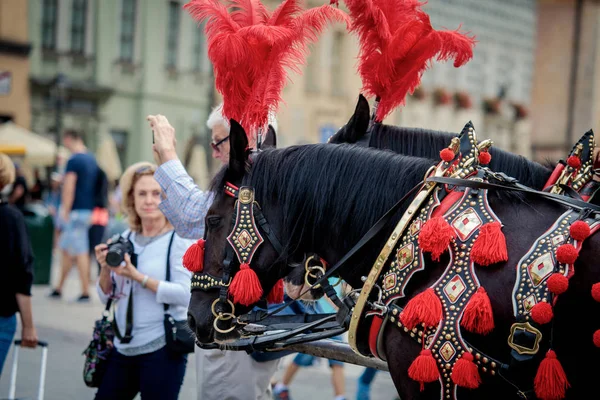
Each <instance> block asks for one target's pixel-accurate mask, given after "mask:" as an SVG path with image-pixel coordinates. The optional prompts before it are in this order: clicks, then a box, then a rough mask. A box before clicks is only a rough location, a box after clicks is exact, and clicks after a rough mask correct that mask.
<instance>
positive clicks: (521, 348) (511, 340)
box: [508, 322, 542, 355]
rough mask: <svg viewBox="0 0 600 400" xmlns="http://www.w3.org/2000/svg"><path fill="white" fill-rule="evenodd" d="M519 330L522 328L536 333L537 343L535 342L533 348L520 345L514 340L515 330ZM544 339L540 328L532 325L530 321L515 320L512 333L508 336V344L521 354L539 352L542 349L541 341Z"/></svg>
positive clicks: (511, 328) (511, 329)
mask: <svg viewBox="0 0 600 400" xmlns="http://www.w3.org/2000/svg"><path fill="white" fill-rule="evenodd" d="M517 330H521V331H524V332H529V333H532V334H534V335H535V343H534V344H533V348H532V349H530V348H528V347H524V346H520V345H518V344H516V343H515V342H514V339H515V332H516V331H517ZM541 340H542V332H540V331H539V330H538V329H536V328H534V327H533V326H531V324H530V323H529V322H515V323H514V324H512V326H511V327H510V335H509V336H508V345H509V346H510V347H511V348H512V349H514V350H515V351H516V352H517V353H519V354H531V355H533V354H537V352H538V351H539V350H540V342H541Z"/></svg>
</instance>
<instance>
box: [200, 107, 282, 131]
mask: <svg viewBox="0 0 600 400" xmlns="http://www.w3.org/2000/svg"><path fill="white" fill-rule="evenodd" d="M238 122H239V121H238ZM217 125H223V126H224V127H225V129H226V130H227V133H229V130H230V129H231V127H230V125H229V120H228V119H227V118H226V117H225V116H224V115H223V103H220V104H219V105H218V106H216V107H215V108H213V110H212V112H211V113H210V115H209V116H208V120H207V121H206V126H207V127H208V129H213V128H214V127H215V126H217ZM269 125H271V126H272V127H273V129H274V130H275V132H277V129H278V126H277V118H275V114H273V113H272V112H270V113H269Z"/></svg>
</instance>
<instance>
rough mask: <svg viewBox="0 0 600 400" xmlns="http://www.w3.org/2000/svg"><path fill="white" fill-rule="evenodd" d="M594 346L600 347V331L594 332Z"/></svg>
mask: <svg viewBox="0 0 600 400" xmlns="http://www.w3.org/2000/svg"><path fill="white" fill-rule="evenodd" d="M594 346H596V347H600V329H598V330H597V331H596V332H594Z"/></svg>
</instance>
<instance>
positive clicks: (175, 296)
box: [96, 230, 194, 349]
mask: <svg viewBox="0 0 600 400" xmlns="http://www.w3.org/2000/svg"><path fill="white" fill-rule="evenodd" d="M128 233H129V230H127V231H125V232H123V234H122V236H123V237H127V234H128ZM171 234H172V232H169V233H167V234H164V235H163V236H162V237H160V238H158V239H156V240H155V241H154V242H151V243H149V244H148V245H147V246H139V245H137V244H136V241H135V235H136V233H135V232H134V233H132V234H131V238H130V240H131V241H132V242H133V245H134V249H135V253H136V254H137V255H138V256H137V258H138V261H137V265H136V267H137V269H138V270H139V271H140V272H141V273H142V274H144V275H148V276H149V277H150V278H154V279H157V280H159V281H160V282H159V284H158V290H157V292H156V293H154V292H153V291H151V290H150V289H148V288H143V287H142V285H141V284H140V283H138V282H135V281H133V280H131V279H129V278H125V277H122V276H119V275H116V274H115V273H114V272H111V274H110V276H111V278H112V279H113V280H114V282H115V283H116V292H115V293H116V294H117V297H118V300H117V302H116V309H115V318H116V321H117V326H118V327H119V332H120V333H121V335H125V322H126V314H127V302H128V300H129V293H130V291H131V287H132V285H133V329H132V333H131V334H132V336H133V339H132V340H131V342H129V343H127V344H125V343H121V342H120V340H119V339H118V338H116V337H115V347H117V348H118V349H128V348H135V347H140V346H144V345H146V344H148V343H150V342H152V341H154V340H157V339H158V338H159V337H161V336H162V335H164V334H165V330H164V325H163V320H164V307H163V304H164V303H166V304H169V306H170V307H169V313H170V314H171V315H172V316H173V317H174V318H175V319H176V320H181V319H186V318H187V309H188V305H189V302H190V280H191V277H192V273H191V272H189V271H188V270H187V269H185V268H184V267H183V264H182V257H183V255H184V253H185V251H186V250H187V248H188V247H189V246H190V245H191V244H193V243H194V241H193V240H189V239H183V238H181V237H180V236H178V235H177V234H175V237H174V238H173V243H172V245H171V256H170V259H171V277H170V281H169V282H167V281H165V279H166V272H167V270H166V267H167V249H168V246H169V240H170V239H171ZM96 290H97V291H98V295H99V296H100V300H101V301H102V302H103V303H104V304H106V302H107V301H108V298H109V295H107V294H105V293H104V292H103V291H102V288H101V287H100V283H99V280H98V282H97V283H96Z"/></svg>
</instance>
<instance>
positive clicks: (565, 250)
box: [556, 243, 579, 264]
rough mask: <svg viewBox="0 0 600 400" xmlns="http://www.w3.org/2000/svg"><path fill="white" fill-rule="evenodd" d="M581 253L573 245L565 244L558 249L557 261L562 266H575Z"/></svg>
mask: <svg viewBox="0 0 600 400" xmlns="http://www.w3.org/2000/svg"><path fill="white" fill-rule="evenodd" d="M578 256H579V252H578V251H577V249H576V248H575V246H573V245H572V244H569V243H567V244H563V245H560V246H558V249H556V259H557V260H558V262H559V263H561V264H574V263H575V261H576V260H577V257H578Z"/></svg>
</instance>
